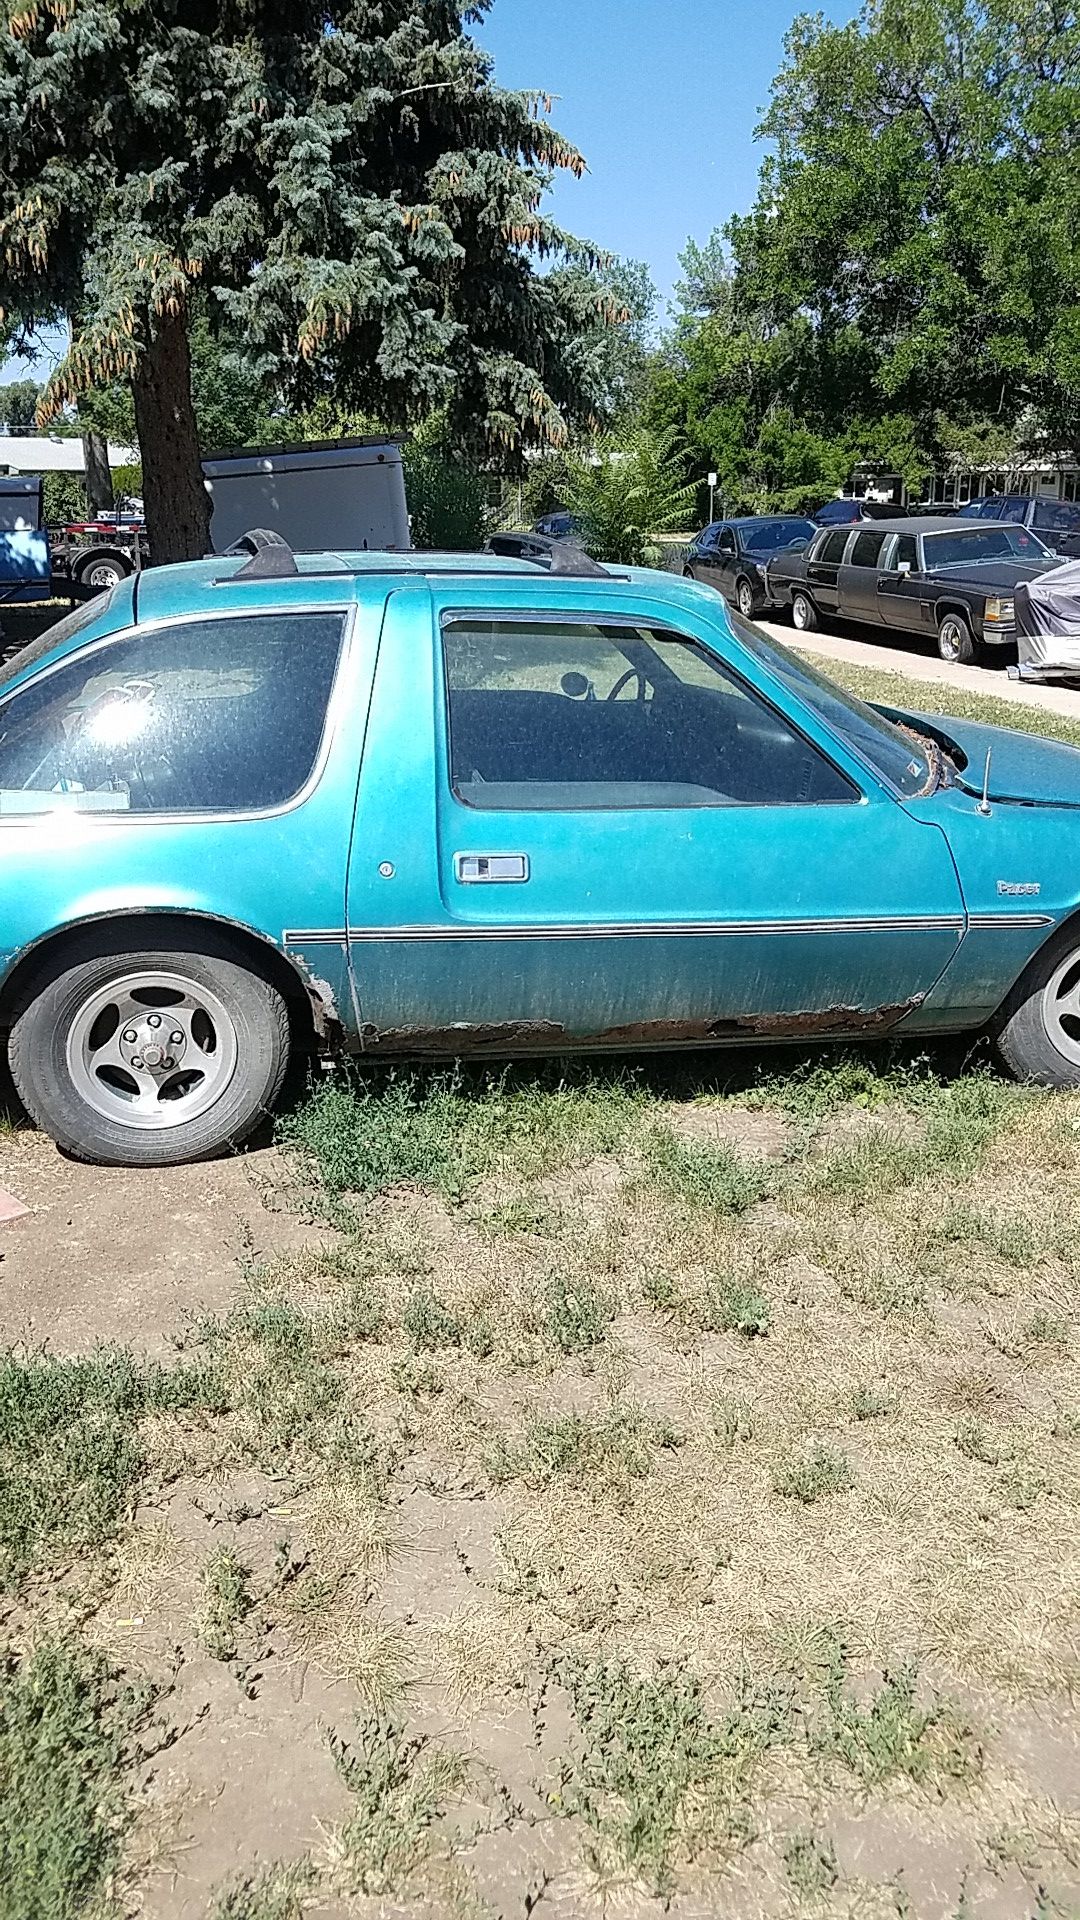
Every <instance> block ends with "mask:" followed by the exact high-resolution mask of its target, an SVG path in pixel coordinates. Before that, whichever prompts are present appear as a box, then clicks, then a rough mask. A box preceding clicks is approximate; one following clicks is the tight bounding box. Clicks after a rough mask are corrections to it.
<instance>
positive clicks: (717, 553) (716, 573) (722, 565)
mask: <svg viewBox="0 0 1080 1920" xmlns="http://www.w3.org/2000/svg"><path fill="white" fill-rule="evenodd" d="M738 558H739V542H738V539H737V537H736V534H735V529H734V527H721V528H720V529H719V531H718V532H717V536H716V545H715V546H714V547H713V550H712V555H711V558H710V565H709V585H710V586H711V587H716V588H717V589H718V590H719V591H720V592H721V593H722V594H725V595H726V596H727V598H728V599H729V600H730V599H731V597H732V594H733V593H734V584H735V565H736V562H737V560H738Z"/></svg>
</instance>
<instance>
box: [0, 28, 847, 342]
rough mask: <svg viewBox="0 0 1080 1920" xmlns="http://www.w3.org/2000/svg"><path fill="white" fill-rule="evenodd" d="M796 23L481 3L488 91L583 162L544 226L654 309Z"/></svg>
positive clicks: (709, 217)
mask: <svg viewBox="0 0 1080 1920" xmlns="http://www.w3.org/2000/svg"><path fill="white" fill-rule="evenodd" d="M812 6H813V0H809V4H808V5H807V11H810V10H811V9H812ZM815 10H816V9H815ZM798 11H800V7H799V3H798V0H495V4H494V6H493V8H492V11H491V12H490V14H488V16H487V18H486V20H485V21H484V22H483V25H482V26H481V27H480V28H478V29H476V30H475V31H476V33H477V37H478V39H480V40H481V42H482V43H483V44H484V45H485V46H486V47H488V48H489V49H490V50H491V52H492V53H493V54H494V57H495V77H496V79H497V80H498V81H499V82H500V83H501V84H502V85H504V86H508V87H539V88H543V89H545V90H547V91H548V92H550V93H553V94H557V95H558V96H559V98H558V99H557V101H556V103H555V108H554V112H553V114H552V119H553V121H554V124H555V125H556V126H557V127H558V129H559V131H560V132H561V133H563V134H565V135H566V137H567V139H569V140H572V141H573V142H574V144H575V146H577V147H578V148H579V149H580V150H581V152H582V153H583V154H584V155H585V158H586V160H587V161H588V164H589V171H588V173H587V174H586V175H585V176H584V178H583V179H582V180H574V178H573V177H572V175H565V176H560V177H559V179H558V181H557V183H556V186H555V190H554V193H553V195H552V197H551V201H550V207H551V211H552V213H553V215H554V217H555V218H556V219H557V220H559V221H561V223H562V224H563V226H565V227H568V228H569V229H570V231H571V232H572V233H577V234H579V235H581V236H582V237H583V238H586V239H589V240H595V241H596V243H597V244H598V245H599V246H602V247H605V248H607V249H609V250H610V251H611V252H612V253H619V254H625V255H628V256H629V257H630V258H632V259H635V260H644V261H645V262H646V263H647V265H648V266H649V268H650V269H651V271H652V275H653V278H654V280H655V281H656V284H657V286H658V287H659V289H660V293H661V296H662V299H663V300H664V301H665V302H666V300H667V298H668V296H669V295H670V292H671V288H672V286H673V284H674V282H675V281H676V280H677V279H678V277H679V266H678V256H679V253H680V251H681V250H682V248H683V246H684V245H685V244H686V240H687V238H688V236H692V237H693V238H694V239H695V240H698V241H704V240H705V239H707V238H708V235H709V234H710V233H711V231H712V229H713V227H716V226H721V225H722V224H723V222H724V221H725V220H726V219H727V218H728V216H729V214H732V213H735V212H741V211H743V210H745V208H746V207H748V206H749V205H750V202H751V201H752V199H753V197H754V186H755V182H756V179H757V170H758V165H759V163H760V159H761V153H762V149H761V147H760V145H759V144H757V143H756V142H755V140H754V127H755V125H756V123H757V120H758V117H759V114H760V111H761V109H762V108H763V107H764V106H765V104H766V102H767V100H768V97H769V82H770V81H771V79H772V77H773V75H774V73H775V72H776V70H777V68H778V67H779V65H780V61H781V58H782V53H783V38H784V34H785V32H786V31H787V28H788V26H789V25H790V23H791V21H792V19H793V18H794V16H795V14H796V13H797V12H798ZM823 11H824V12H825V13H826V14H827V15H828V16H829V17H830V18H831V19H836V20H839V19H847V18H849V17H850V16H851V15H852V14H853V13H854V12H855V11H856V7H855V4H854V3H853V0H823ZM661 317H663V316H662V315H661ZM5 371H6V373H7V376H8V378H10V377H11V376H12V375H13V374H16V373H19V372H22V371H25V368H23V367H21V366H19V365H18V364H17V363H15V362H9V364H8V367H7V368H6V369H5Z"/></svg>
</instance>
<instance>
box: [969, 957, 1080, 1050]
mask: <svg viewBox="0 0 1080 1920" xmlns="http://www.w3.org/2000/svg"><path fill="white" fill-rule="evenodd" d="M991 1033H992V1037H993V1041H994V1045H995V1047H996V1050H997V1053H998V1055H999V1057H1000V1059H1001V1062H1002V1065H1003V1066H1004V1067H1005V1068H1006V1069H1007V1071H1008V1072H1009V1073H1010V1074H1012V1076H1013V1078H1014V1079H1016V1080H1033V1081H1036V1082H1037V1083H1038V1084H1039V1085H1040V1086H1043V1087H1080V935H1078V932H1077V929H1076V928H1075V927H1074V928H1070V929H1068V930H1067V931H1066V932H1065V933H1063V934H1062V935H1060V936H1059V937H1058V938H1057V939H1055V940H1051V941H1049V942H1048V943H1047V945H1046V946H1045V947H1044V948H1043V949H1042V950H1041V952H1039V953H1037V954H1036V955H1035V958H1034V959H1033V960H1032V961H1031V962H1030V964H1029V965H1028V966H1027V967H1026V968H1025V970H1024V972H1023V973H1022V974H1021V976H1020V978H1019V980H1018V981H1017V983H1016V985H1015V987H1014V988H1013V990H1012V992H1011V993H1010V994H1009V997H1008V999H1007V1000H1006V1001H1005V1003H1004V1005H1003V1006H1002V1008H1001V1009H1000V1011H999V1013H998V1015H997V1017H996V1019H995V1020H994V1022H993V1026H992V1028H991Z"/></svg>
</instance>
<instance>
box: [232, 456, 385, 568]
mask: <svg viewBox="0 0 1080 1920" xmlns="http://www.w3.org/2000/svg"><path fill="white" fill-rule="evenodd" d="M202 468H203V474H204V476H205V479H206V490H207V492H208V493H209V495H210V498H211V501H212V505H213V512H212V517H211V521H210V541H211V546H212V549H213V551H214V552H215V553H224V552H225V551H226V549H227V548H229V547H231V546H232V545H233V543H234V542H235V541H237V540H239V539H241V538H242V537H243V535H244V534H245V533H246V532H247V531H248V529H249V528H250V527H263V528H266V529H268V530H269V531H270V532H272V533H276V534H279V535H280V536H281V538H282V539H283V540H285V541H287V542H288V544H289V546H290V547H292V548H293V550H294V551H295V552H298V553H299V552H320V551H324V550H326V549H329V550H331V551H333V550H334V549H335V548H336V549H345V550H347V551H355V550H357V549H363V548H370V549H373V550H378V551H390V552H401V551H403V550H404V549H406V548H408V547H410V546H411V545H412V539H411V536H410V533H409V515H408V509H407V507H406V504H405V475H404V470H403V468H402V464H401V447H400V445H399V443H398V441H396V440H386V439H373V438H365V439H358V440H313V441H308V442H303V443H296V444H292V445H285V446H280V447H247V448H238V449H236V450H234V451H231V452H225V453H214V454H210V455H208V457H207V458H206V459H205V460H204V461H203V463H202Z"/></svg>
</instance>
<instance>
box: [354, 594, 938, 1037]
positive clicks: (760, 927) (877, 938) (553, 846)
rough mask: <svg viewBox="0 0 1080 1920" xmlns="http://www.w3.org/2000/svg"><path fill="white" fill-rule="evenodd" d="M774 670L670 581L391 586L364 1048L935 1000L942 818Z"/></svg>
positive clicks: (800, 1017) (885, 1016) (363, 900)
mask: <svg viewBox="0 0 1080 1920" xmlns="http://www.w3.org/2000/svg"><path fill="white" fill-rule="evenodd" d="M765 677H766V678H767V676H765ZM761 679H762V670H761V668H760V665H758V664H756V662H755V657H754V654H753V651H752V650H751V649H747V648H743V647H742V646H741V644H740V643H739V642H738V641H737V640H735V639H733V638H732V636H731V634H730V633H729V632H728V631H727V629H726V625H724V626H721V624H720V623H719V622H710V621H708V620H707V618H705V617H704V616H702V615H701V614H700V613H693V614H691V613H687V612H685V610H683V609H681V608H680V610H679V614H678V619H677V622H676V623H675V624H674V625H673V624H672V618H671V606H670V602H669V601H668V600H667V599H665V597H663V596H661V595H658V594H655V593H654V594H649V593H646V592H635V591H633V590H632V589H630V588H627V589H626V592H625V594H624V595H623V596H620V598H619V599H618V600H613V599H612V596H611V594H610V593H609V592H604V591H601V590H597V589H595V588H594V589H592V590H591V591H590V589H589V588H588V587H580V588H576V589H575V590H574V592H573V597H572V598H571V597H569V596H568V588H567V583H565V582H564V583H563V584H562V593H561V595H560V597H559V598H558V599H556V597H555V595H554V594H553V593H552V592H551V590H550V588H549V589H547V590H545V588H544V586H543V585H542V584H541V583H535V584H534V583H532V582H523V581H522V580H521V579H520V577H512V576H508V577H506V578H504V579H502V580H492V578H491V577H490V576H485V577H484V578H483V579H479V580H476V581H473V582H462V581H457V582H451V581H448V582H441V583H440V582H436V583H434V586H433V591H432V599H431V601H430V602H429V603H428V605H427V606H426V607H425V606H424V603H423V600H422V598H421V596H420V595H419V594H418V593H417V592H415V591H413V592H412V593H411V594H404V593H403V594H396V595H395V596H394V598H393V601H392V603H391V606H390V607H389V608H388V613H387V622H386V626H385V628H384V634H383V641H382V645H381V648H380V654H379V661H378V666H377V671H376V677H375V686H374V690H373V698H372V708H371V715H370V720H369V726H368V733H367V744H366V747H365V753H364V760H363V766H362V771H361V779H360V787H359V794H358V801H357V812H356V826H355V833H354V842H353V852H352V861H351V871H350V879H349V896H348V920H349V939H350V953H351V957H352V966H353V977H354V983H355V994H356V998H357V1002H358V1008H359V1019H360V1027H361V1034H362V1039H363V1043H364V1045H365V1046H366V1047H367V1048H368V1050H369V1051H373V1052H378V1051H391V1052H392V1051H402V1050H404V1051H416V1052H420V1053H430V1052H440V1051H442V1052H447V1053H453V1052H468V1051H471V1050H477V1049H479V1050H481V1051H483V1050H484V1049H487V1050H488V1051H491V1052H495V1053H498V1052H500V1051H501V1052H503V1053H515V1052H520V1051H521V1050H523V1049H527V1048H529V1047H530V1046H531V1047H536V1048H541V1049H547V1050H558V1048H559V1047H560V1046H562V1045H564V1044H566V1045H577V1044H592V1045H596V1046H608V1047H613V1048H617V1047H620V1046H624V1045H625V1046H636V1045H641V1044H657V1045H667V1044H672V1043H676V1042H682V1041H685V1042H694V1041H702V1040H716V1039H727V1038H731V1039H735V1038H738V1037H740V1036H747V1037H750V1036H753V1035H755V1034H774V1033H777V1032H781V1031H788V1030H791V1031H793V1032H796V1033H805V1034H808V1035H809V1034H815V1033H816V1034H823V1033H847V1032H851V1033H859V1032H867V1031H878V1030H881V1029H884V1028H887V1027H889V1026H891V1025H893V1024H895V1022H896V1021H898V1020H899V1019H901V1018H902V1017H903V1016H904V1014H905V1013H906V1012H907V1011H909V1010H911V1009H912V1008H913V1007H914V1006H916V1005H917V1004H919V1003H920V1001H921V999H922V997H923V996H924V995H925V994H926V993H928V992H929V990H930V988H931V986H932V985H933V983H934V982H935V980H936V979H937V978H938V977H939V976H940V974H941V972H942V970H943V968H944V967H945V966H946V965H947V964H948V962H949V960H950V958H951V957H952V955H953V954H954V952H955V951H956V948H957V944H958V942H959V939H960V937H961V931H962V926H963V917H962V909H961V901H960V895H959V889H958V884H957V881H956V876H955V872H954V869H953V865H952V861H951V859H950V857H949V853H948V848H947V845H946V843H945V840H944V837H943V836H942V835H941V834H940V833H939V832H937V831H936V830H934V829H931V828H929V827H928V826H926V825H922V824H916V823H915V822H914V821H913V820H912V818H911V816H910V814H909V813H908V812H907V811H906V809H905V807H904V806H903V805H902V804H901V803H900V802H899V800H898V799H897V798H895V797H894V796H893V795H892V793H891V792H889V791H886V790H885V789H884V788H883V786H882V785H881V784H880V783H879V781H878V780H877V779H876V778H875V777H872V776H871V775H870V774H869V773H868V772H865V771H864V770H863V769H862V767H861V765H860V763H859V761H858V759H857V757H854V758H853V756H852V754H851V752H850V751H849V750H845V749H844V748H843V747H842V746H841V745H838V744H837V743H836V742H835V741H834V740H833V739H832V737H831V736H830V734H829V733H828V730H827V729H826V728H824V726H823V724H822V723H821V722H819V721H816V720H815V719H814V717H813V716H812V715H811V714H809V712H804V711H802V710H801V709H799V703H798V702H797V701H796V700H795V699H794V698H793V696H792V695H791V694H790V693H789V692H785V691H783V690H782V689H781V687H780V683H779V682H776V683H775V684H774V685H773V686H772V687H770V688H769V690H768V691H766V690H765V689H764V688H763V687H762V686H761V685H760V684H759V683H760V681H761ZM793 707H794V708H795V709H796V710H795V711H792V710H791V709H792V708H793ZM785 708H787V709H788V710H786V711H785Z"/></svg>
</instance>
